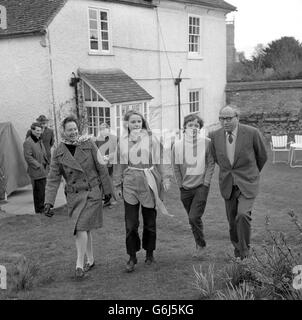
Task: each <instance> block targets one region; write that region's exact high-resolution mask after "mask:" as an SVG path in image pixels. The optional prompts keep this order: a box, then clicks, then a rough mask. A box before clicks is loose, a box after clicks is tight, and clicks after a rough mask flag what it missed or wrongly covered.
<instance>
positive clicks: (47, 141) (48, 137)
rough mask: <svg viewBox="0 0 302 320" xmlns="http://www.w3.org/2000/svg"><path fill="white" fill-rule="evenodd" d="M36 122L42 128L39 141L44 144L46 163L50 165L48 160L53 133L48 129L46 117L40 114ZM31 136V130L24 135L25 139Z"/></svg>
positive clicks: (53, 140) (53, 139)
mask: <svg viewBox="0 0 302 320" xmlns="http://www.w3.org/2000/svg"><path fill="white" fill-rule="evenodd" d="M36 121H37V122H38V123H39V124H40V125H41V127H42V134H41V140H42V142H43V144H44V147H45V150H46V155H47V159H48V162H49V163H50V158H51V148H52V146H53V145H54V143H55V138H54V132H53V130H52V129H50V128H48V122H49V119H47V117H46V116H44V115H43V114H41V115H40V116H39V117H38V118H37V119H36ZM30 135H31V130H28V131H27V133H26V138H28V137H29V136H30Z"/></svg>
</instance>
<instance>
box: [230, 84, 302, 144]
mask: <svg viewBox="0 0 302 320" xmlns="http://www.w3.org/2000/svg"><path fill="white" fill-rule="evenodd" d="M226 101H227V103H228V104H230V103H231V104H235V105H236V106H238V108H239V109H240V112H241V116H240V122H241V123H245V124H248V125H251V126H254V127H257V128H259V129H260V131H261V132H262V133H263V135H264V136H265V137H266V138H267V140H270V137H271V135H281V134H288V135H289V139H290V140H293V137H294V134H302V81H301V80H288V81H259V82H230V83H228V84H227V86H226Z"/></svg>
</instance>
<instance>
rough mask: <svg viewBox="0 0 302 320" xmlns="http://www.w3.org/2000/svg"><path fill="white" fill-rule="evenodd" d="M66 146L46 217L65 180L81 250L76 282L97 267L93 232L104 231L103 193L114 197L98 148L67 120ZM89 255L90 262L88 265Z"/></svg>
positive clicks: (58, 155)
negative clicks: (81, 135) (100, 160)
mask: <svg viewBox="0 0 302 320" xmlns="http://www.w3.org/2000/svg"><path fill="white" fill-rule="evenodd" d="M62 129H63V133H62V142H61V143H60V144H59V146H58V147H57V149H56V150H55V151H54V153H53V157H52V161H51V165H50V172H49V174H48V177H47V183H46V191H45V214H46V215H47V216H51V215H52V212H51V211H50V208H51V207H53V205H54V202H55V198H56V194H57V191H58V188H59V185H60V182H61V178H62V176H63V177H64V179H65V181H66V186H65V192H66V197H67V208H68V214H69V216H70V217H71V218H72V219H73V226H74V228H73V234H74V235H75V243H76V249H77V262H76V272H75V277H76V279H82V278H83V277H84V276H85V273H86V272H87V271H88V270H89V269H91V268H92V267H93V266H94V256H93V247H92V234H91V230H92V229H96V228H100V227H102V224H103V216H102V193H104V194H112V193H113V190H112V187H111V186H112V184H111V183H110V178H109V174H108V170H107V168H106V166H105V165H103V164H100V163H99V161H98V157H97V147H96V145H95V144H94V142H92V141H91V140H81V139H79V134H78V125H77V121H76V119H75V118H73V117H67V118H65V119H64V121H63V123H62ZM85 255H86V257H87V262H86V264H85V265H84V259H85Z"/></svg>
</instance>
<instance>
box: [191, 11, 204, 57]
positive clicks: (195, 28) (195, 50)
mask: <svg viewBox="0 0 302 320" xmlns="http://www.w3.org/2000/svg"><path fill="white" fill-rule="evenodd" d="M202 23H203V21H202V17H201V16H199V15H195V14H189V15H188V56H189V58H200V57H201V56H202Z"/></svg>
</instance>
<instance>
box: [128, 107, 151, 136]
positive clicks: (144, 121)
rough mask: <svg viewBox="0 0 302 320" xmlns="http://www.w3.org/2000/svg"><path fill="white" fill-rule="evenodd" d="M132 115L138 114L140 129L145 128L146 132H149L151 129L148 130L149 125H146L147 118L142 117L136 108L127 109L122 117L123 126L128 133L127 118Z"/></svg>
mask: <svg viewBox="0 0 302 320" xmlns="http://www.w3.org/2000/svg"><path fill="white" fill-rule="evenodd" d="M132 115H138V116H140V117H141V118H142V129H145V130H147V131H148V133H149V134H151V130H150V127H149V125H148V122H147V120H146V119H145V118H144V116H143V115H142V114H141V113H140V112H139V111H136V110H128V111H127V112H126V113H125V115H124V119H123V121H124V127H125V128H126V127H127V130H128V134H129V133H130V131H129V126H128V121H129V119H130V117H131V116H132ZM126 123H127V125H126Z"/></svg>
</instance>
